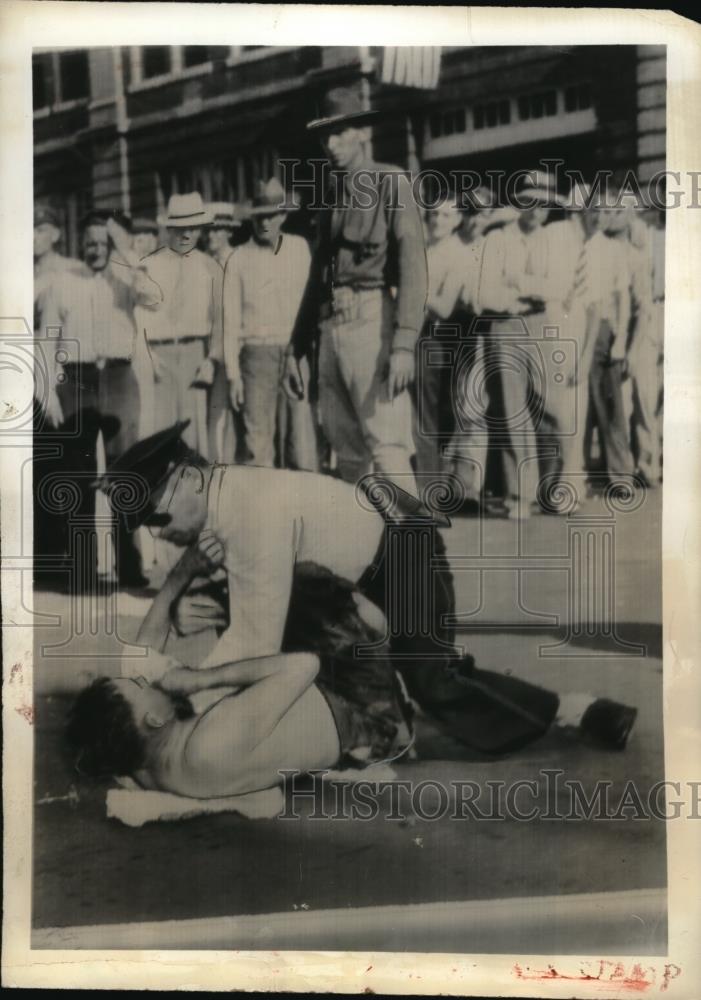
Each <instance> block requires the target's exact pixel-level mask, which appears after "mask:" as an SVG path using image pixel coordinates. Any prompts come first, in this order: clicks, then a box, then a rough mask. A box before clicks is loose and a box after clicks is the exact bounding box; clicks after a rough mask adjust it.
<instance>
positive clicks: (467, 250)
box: [426, 233, 482, 314]
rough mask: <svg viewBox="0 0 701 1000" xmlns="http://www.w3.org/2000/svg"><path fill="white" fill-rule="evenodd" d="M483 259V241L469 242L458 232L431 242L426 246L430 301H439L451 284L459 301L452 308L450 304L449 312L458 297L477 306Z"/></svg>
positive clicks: (465, 303)
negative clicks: (437, 299)
mask: <svg viewBox="0 0 701 1000" xmlns="http://www.w3.org/2000/svg"><path fill="white" fill-rule="evenodd" d="M481 259H482V241H481V240H476V241H474V242H473V243H465V242H464V241H463V240H461V239H460V237H459V236H458V234H457V233H452V234H451V235H450V236H446V237H445V239H442V240H439V241H438V242H437V243H432V244H429V246H428V247H427V249H426V262H427V266H428V300H429V302H431V301H432V300H434V301H435V299H436V298H437V297H438V296H440V295H441V294H442V293H443V292H444V291H445V290H446V288H447V287H448V286H449V285H450V287H451V288H453V289H454V290H455V292H456V300H455V302H454V303H453V305H452V308H450V304H449V303H447V311H448V314H450V313H451V312H452V311H453V309H454V308H455V304H456V303H457V301H458V300H460V301H461V302H462V303H463V304H464V305H466V306H472V307H473V308H474V304H475V301H476V298H477V279H478V276H479V269H480V262H481Z"/></svg>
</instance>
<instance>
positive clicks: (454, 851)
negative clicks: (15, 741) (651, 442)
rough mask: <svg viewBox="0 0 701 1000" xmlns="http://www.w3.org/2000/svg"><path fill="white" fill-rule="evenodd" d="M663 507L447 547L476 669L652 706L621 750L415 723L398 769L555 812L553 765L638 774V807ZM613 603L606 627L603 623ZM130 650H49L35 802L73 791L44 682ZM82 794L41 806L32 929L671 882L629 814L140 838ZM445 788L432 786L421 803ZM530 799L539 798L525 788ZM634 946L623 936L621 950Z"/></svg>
mask: <svg viewBox="0 0 701 1000" xmlns="http://www.w3.org/2000/svg"><path fill="white" fill-rule="evenodd" d="M660 514H661V511H660V497H659V495H654V496H653V497H652V499H650V498H649V497H648V498H645V499H644V502H642V503H641V505H640V506H639V508H638V509H636V510H632V511H631V512H628V513H616V514H615V515H611V514H610V512H609V511H608V509H607V507H606V506H605V504H604V502H603V501H602V500H601V499H596V500H592V501H590V502H588V503H587V504H586V505H585V506H584V507H583V508H582V510H581V512H580V513H579V514H578V515H576V516H574V517H572V518H567V517H553V516H550V517H545V516H538V517H533V518H531V520H530V521H527V522H521V523H519V522H510V521H491V520H490V521H487V522H484V523H483V524H480V523H479V522H478V521H471V520H466V519H458V520H456V521H455V522H454V524H453V526H452V527H451V528H450V529H448V531H447V532H446V541H447V545H448V551H449V553H450V556H451V560H452V564H453V569H454V571H455V579H456V589H457V594H458V602H457V606H458V613H459V615H460V616H461V617H460V623H461V625H460V627H461V641H462V642H463V643H464V645H465V647H466V649H468V650H469V651H470V652H472V653H473V654H474V655H475V657H476V659H477V663H478V665H479V666H481V667H483V668H485V669H489V670H495V671H500V672H504V673H506V672H512V673H513V674H515V675H517V676H519V677H523V678H525V679H528V680H530V681H532V682H535V683H538V684H541V685H543V686H545V687H548V688H550V689H552V690H555V691H558V692H559V693H566V692H575V691H584V692H591V693H593V694H597V695H605V696H609V697H613V698H616V699H619V700H621V701H624V702H626V703H628V704H631V705H635V706H637V708H638V710H639V716H638V720H637V723H636V726H635V728H634V730H633V733H632V736H631V739H630V742H629V745H628V748H627V750H626V751H625V752H624V753H622V754H616V753H607V752H604V751H601V750H598V749H595V748H593V747H588V746H584V745H582V744H581V743H580V742H579V741H578V739H577V738H576V736H575V735H574V734H572V733H571V732H562V731H560V732H553V731H551V733H549V734H548V735H547V736H546V737H545V738H543V739H541V740H540V741H538V742H537V743H534V744H532V745H531V746H529V747H527V748H526V749H524V750H522V751H520V752H519V753H517V754H514V755H513V756H510V757H509V758H506V759H500V760H486V759H484V758H480V757H479V755H478V754H476V753H474V752H468V751H466V750H465V749H464V748H462V747H460V746H458V745H457V744H455V743H453V742H452V741H451V740H449V739H447V738H445V737H442V736H441V735H440V734H439V733H438V732H437V730H436V729H435V727H434V726H433V725H432V724H431V723H430V722H429V721H428V720H426V719H420V720H419V739H418V754H419V759H418V760H417V761H414V762H410V763H407V764H402V765H399V766H398V767H397V772H398V776H399V777H400V778H401V779H404V780H412V781H414V782H419V781H422V780H427V779H430V780H432V781H440V782H442V783H443V784H444V785H447V786H449V784H450V782H451V781H455V780H461V781H468V780H469V781H474V782H477V783H479V784H480V786H482V787H485V788H486V786H485V782H487V781H503V782H504V783H505V784H506V786H508V785H509V784H510V783H513V782H515V781H517V780H519V779H534V778H536V779H539V780H540V782H541V785H540V787H539V789H538V793H537V799H538V803H539V804H540V805H542V802H543V800H542V794H543V787H544V786H543V781H544V779H543V778H542V776H541V775H540V772H541V771H542V770H543V769H562V771H563V772H564V775H563V776H562V777H563V779H565V778H566V779H570V780H575V779H579V780H581V781H582V782H583V784H584V786H585V788H586V789H587V792H588V794H589V795H591V793H592V792H593V790H594V786H595V784H596V782H597V781H599V780H609V781H611V782H612V793H611V801H612V802H613V805H614V808H615V807H616V805H617V804H618V802H619V800H620V796H621V793H622V790H623V788H624V787H625V785H626V782H628V781H629V780H632V781H633V782H634V783H635V786H636V788H637V789H638V791H639V793H640V796H641V798H642V799H643V801H645V796H646V794H647V790H648V789H649V788H650V786H651V785H653V784H654V782H655V781H657V780H659V779H661V778H662V777H663V773H664V764H663V740H662V701H661V694H662V664H661V648H662V643H661V625H660V622H661V584H660V565H659V549H660V530H661V529H660ZM611 560H613V563H611ZM590 578H591V582H590V583H587V581H588V580H589V579H590ZM66 600H67V599H66V598H62V597H60V596H59V595H55V594H48V593H43V594H37V596H36V609H37V610H40V611H44V612H52V613H54V614H59V615H62V616H63V619H62V624H60V625H58V626H54V627H51V626H49V625H45V626H43V627H41V628H38V629H37V641H38V644H44V645H46V644H49V645H53V646H54V647H55V646H56V645H57V644H58V643H59V642H60V641H62V640H64V639H65V638H67V637H68V635H69V629H68V627H67V626H66V624H65V623H66V621H67V616H66V611H67V607H66ZM607 606H608V609H609V610H608V611H607ZM143 607H144V605H143V603H142V602H140V601H136V600H135V599H130V598H124V599H120V609H121V610H120V616H119V634H120V635H121V636H122V637H124V638H128V637H129V636H130V635H131V634H133V629H134V627H135V623H136V621H137V619H138V615H140V614H142V613H143ZM609 611H610V613H611V614H612V615H613V618H612V620H611V621H610V623H609V624H610V627H608V626H607V627H606V628H603V627H601V623H602V622H604V623H606V621H607V616H608V614H609ZM590 618H591V619H595V620H596V621H597V622H599V623H600V624H599V627H596V628H594V627H592V626H591V622H589V619H590ZM588 622H589V625H588ZM105 643H106V645H105ZM95 644H97V645H95ZM101 644H102V645H101ZM118 645H119V643H118V642H117V640H116V639H114V638H109V637H108V638H107V639H106V638H105V637H104V636H99V635H98V636H95V637H93V638H91V637H89V636H86V637H84V639H81V640H80V641H79V642H78V643H77V645H76V640H71V641H70V643H69V645H68V646H66V647H64V649H63V650H60V649H56V648H54V649H53V650H51V651H49V652H50V653H51V654H52V655H51V659H49V658H46V659H43V660H41V659H40V658H39V656H38V655H37V659H36V666H35V678H36V690H37V691H38V692H39V697H38V704H37V717H36V721H37V725H36V733H37V751H36V785H35V791H36V799H37V800H39V799H42V798H46V797H47V796H61V795H66V794H67V792H68V790H69V786H70V785H71V783H74V777H73V776H72V775H71V773H70V772H69V771H68V770H67V768H66V765H65V763H64V762H63V758H62V756H61V752H60V728H61V725H62V719H63V717H64V715H65V711H66V707H67V704H68V700H67V697H66V696H62V695H58V694H55V693H54V694H49V693H48V691H49V689H53V690H54V691H55V690H56V687H57V684H56V679H57V678H58V677H59V675H60V674H61V671H62V670H63V671H66V672H68V671H72V672H73V674H75V672H76V669H79V668H78V667H77V664H78V663H79V661H78V660H77V659H76V658H75V653H76V651H79V650H80V649H81V648H83V649H89V650H92V649H94V650H97V648H98V646H99V648H100V649H101V650H102V652H103V654H104V653H105V652H107V653H110V652H111V651H112V650H115V652H116V651H117V649H116V647H117V646H118ZM57 652H58V653H61V655H60V656H56V655H55V654H56V653H57ZM183 655H184V654H183ZM105 662H106V663H107V662H109V661H108V660H106V661H105ZM79 794H80V801H79V803H78V804H77V805H76V804H70V803H69V802H67V801H58V802H54V803H45V804H41V805H37V806H36V809H35V900H34V923H35V926H36V927H52V926H67V925H71V924H73V925H81V924H98V923H100V924H106V923H116V922H120V921H121V922H124V921H129V920H134V919H138V920H165V919H185V918H190V917H214V916H219V915H225V914H253V913H273V912H277V913H285V912H294V911H295V910H299V909H307V908H308V909H309V910H315V911H318V910H321V909H325V908H331V907H358V906H375V905H386V904H409V903H420V902H424V903H426V902H439V901H441V902H443V901H457V900H479V899H496V898H508V897H515V896H535V895H548V894H563V893H565V894H569V893H590V892H601V891H614V890H626V889H636V888H659V887H663V886H664V885H665V879H666V857H665V833H664V826H663V824H662V823H661V822H660V821H658V820H655V819H652V820H649V821H645V822H641V821H639V820H633V819H632V818H630V815H629V816H628V818H620V819H617V820H609V821H601V820H599V821H597V820H594V819H579V820H570V821H565V820H552V819H551V820H547V819H544V818H542V815H541V818H539V819H535V820H533V821H531V822H519V821H517V820H516V819H515V818H513V817H512V818H506V819H498V818H496V819H475V818H474V817H472V816H470V817H468V818H466V819H457V820H456V819H451V818H450V816H449V815H446V816H444V817H443V818H441V819H438V820H436V821H428V820H425V819H422V818H421V817H420V816H419V817H417V816H407V817H406V818H405V819H403V820H395V821H391V820H388V819H387V818H386V817H387V810H386V809H385V810H384V814H383V811H381V812H380V815H378V816H377V818H375V819H372V820H370V821H366V822H362V821H358V820H356V821H348V820H344V819H341V818H337V819H329V820H326V821H319V820H310V819H309V817H308V814H309V811H310V807H309V806H308V804H307V805H301V806H299V807H298V811H300V812H301V813H302V814H303V818H302V819H300V820H298V821H289V822H282V821H280V820H256V821H250V820H245V819H242V818H240V817H237V816H235V815H230V814H229V815H219V816H213V817H204V818H198V819H193V820H188V821H183V822H180V823H173V824H151V825H149V826H146V827H144V828H142V829H140V830H132V829H128V828H126V827H123V826H121V825H119V824H118V823H117V822H116V821H114V820H107V819H106V818H105V813H104V792H99V791H92V792H89V791H87V790H84V789H82V788H79ZM437 794H438V793H437V792H436V791H435V789H434V791H433V792H431V793H430V794H427V796H426V799H425V801H424V803H423V804H424V808H425V809H430V808H431V805H430V803H431V801H433V800H432V798H431V795H433V799H434V800H435V797H436V795H437ZM485 801H486V800H485ZM480 803H481V804H482V811H483V812H484V811H486V810H487V809H488V806H486V805H484V803H483V802H482V800H481V799H480ZM555 803H556V805H555V808H556V809H559V811H561V812H564V813H565V814H567V813H568V812H569V811H570V809H571V799H570V798H568V797H567V796H566V795H565V791H564V790H563V789H562V788H560V789H559V790H558V792H557V794H556V796H555ZM519 804H520V805H521V806H522V808H527V807H528V806H530V805H531V804H532V802H531V800H530V799H529V798H528V797H526V798H524V799H522V800H519ZM551 806H552V801H551ZM541 813H542V810H541ZM409 872H410V873H411V874H410V877H408V873H409ZM649 933H650V938H649V941H647V942H646V941H644V940H643V941H642V942H638V944H637V946H636V947H637V951H638V953H643V952H645V951H647V952H648V953H653V952H655V950H656V949H657V950H658V951H659V949H660V948H661V947H663V945H664V928H663V927H657V928H651V929H650V932H649ZM391 941H392V929H391V928H388V932H387V939H386V941H377V943H376V945H375V947H376V948H377V949H380V950H381V949H382V948H387V947H389V946H390V942H391ZM338 944H339V947H342V946H343V942H342V941H339V942H338ZM395 944H396V942H395ZM624 944H625V942H616V941H612V944H611V950H612V952H615V951H616V950H618V951H621V949H622V947H623V945H624ZM495 947H498V945H497V944H495ZM502 947H503V944H502ZM465 950H469V943H466V949H465ZM510 950H514V951H517V950H518V948H516V947H514V948H513V949H511V948H510ZM574 950H576V948H574Z"/></svg>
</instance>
